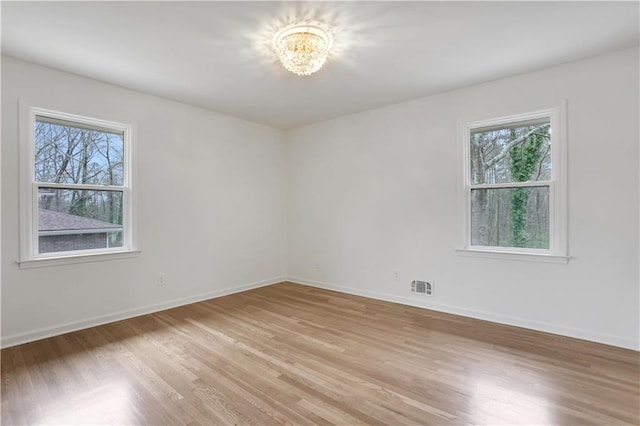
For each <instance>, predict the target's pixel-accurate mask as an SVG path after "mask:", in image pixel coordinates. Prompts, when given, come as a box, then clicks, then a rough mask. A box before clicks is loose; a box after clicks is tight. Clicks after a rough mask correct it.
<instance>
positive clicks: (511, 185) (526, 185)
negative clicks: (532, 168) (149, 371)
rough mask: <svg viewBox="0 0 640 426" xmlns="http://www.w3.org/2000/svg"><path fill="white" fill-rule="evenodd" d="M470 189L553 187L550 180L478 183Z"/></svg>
mask: <svg viewBox="0 0 640 426" xmlns="http://www.w3.org/2000/svg"><path fill="white" fill-rule="evenodd" d="M469 186H470V187H471V189H501V188H506V189H508V188H531V187H538V186H553V182H552V181H550V180H538V181H531V180H529V181H526V182H509V183H480V184H476V183H474V184H473V185H469Z"/></svg>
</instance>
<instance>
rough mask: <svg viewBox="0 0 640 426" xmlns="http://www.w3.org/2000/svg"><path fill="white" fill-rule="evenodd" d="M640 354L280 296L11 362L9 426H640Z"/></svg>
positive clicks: (282, 287)
mask: <svg viewBox="0 0 640 426" xmlns="http://www.w3.org/2000/svg"><path fill="white" fill-rule="evenodd" d="M639 374H640V369H639V354H638V352H634V351H630V350H624V349H619V348H614V347H610V346H605V345H600V344H595V343H588V342H585V341H580V340H575V339H569V338H564V337H558V336H554V335H549V334H545V333H539V332H534V331H529V330H524V329H521V328H516V327H508V326H501V325H496V324H492V323H488V322H483V321H478V320H472V319H468V318H463V317H457V316H454V315H447V314H442V313H436V312H432V311H427V310H422V309H418V308H411V307H407V306H402V305H397V304H393V303H387V302H380V301H375V300H371V299H366V298H361V297H356V296H349V295H344V294H340V293H335V292H330V291H325V290H319V289H314V288H309V287H304V286H300V285H294V284H289V283H283V284H278V285H274V286H270V287H265V288H261V289H257V290H252V291H248V292H245V293H240V294H235V295H231V296H227V297H223V298H219V299H215V300H210V301H207V302H202V303H197V304H193V305H189V306H185V307H181V308H176V309H172V310H169V311H164V312H161V313H157V314H152V315H147V316H144V317H139V318H134V319H130V320H126V321H120V322H117V323H113V324H109V325H105V326H101V327H95V328H91V329H87V330H83V331H79V332H75V333H70V334H66V335H63V336H59V337H54V338H50V339H45V340H41V341H38V342H34V343H30V344H25V345H21V346H16V347H13V348H8V349H4V350H2V423H3V424H4V425H13V424H73V423H81V424H96V423H98V424H99V423H103V424H104V423H111V424H114V423H115V424H171V425H178V424H207V425H208V424H220V425H222V424H257V425H269V424H279V423H288V424H300V425H305V424H363V423H364V424H371V425H380V424H385V425H399V424H437V425H445V424H471V423H473V424H580V425H586V424H602V425H610V424H621V423H628V424H638V423H639V421H640V419H639V414H638V411H639V398H640V394H639Z"/></svg>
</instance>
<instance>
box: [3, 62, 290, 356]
mask: <svg viewBox="0 0 640 426" xmlns="http://www.w3.org/2000/svg"><path fill="white" fill-rule="evenodd" d="M19 97H20V98H27V99H29V100H31V101H32V102H34V103H35V104H37V105H39V104H42V105H43V106H46V107H52V106H54V107H55V108H59V109H61V110H63V111H66V112H71V113H77V114H82V115H89V116H91V115H97V116H99V117H100V118H107V119H112V120H114V121H122V122H127V123H133V124H134V125H136V126H137V139H136V140H135V141H134V143H135V144H136V145H137V151H138V163H137V188H136V189H137V196H138V210H137V214H138V237H139V238H138V240H139V248H140V249H141V250H142V253H141V254H140V256H138V257H135V258H130V259H123V260H112V261H105V262H92V263H85V264H78V265H69V266H56V267H47V268H39V269H28V270H21V269H19V267H18V265H16V264H15V263H14V262H15V261H16V260H17V259H18V237H19V235H18V221H19V209H18V98H19ZM284 159H285V156H284V137H283V133H282V132H281V131H279V130H274V129H271V128H268V127H265V126H261V125H257V124H253V123H249V122H246V121H242V120H238V119H235V118H230V117H227V116H223V115H219V114H215V113H212V112H209V111H205V110H202V109H198V108H194V107H191V106H187V105H184V104H180V103H176V102H172V101H168V100H164V99H160V98H157V97H153V96H148V95H144V94H141V93H137V92H134V91H130V90H126V89H122V88H119V87H115V86H111V85H107V84H104V83H100V82H96V81H93V80H89V79H85V78H81V77H78V76H74V75H70V74H66V73H62V72H58V71H54V70H52V69H49V68H44V67H40V66H36V65H33V64H29V63H26V62H22V61H18V60H16V59H12V58H7V57H3V58H2V342H3V345H7V344H13V343H16V342H21V341H26V340H31V339H34V338H36V337H42V336H45V335H49V334H56V333H60V332H62V331H67V330H70V329H74V328H78V327H83V326H87V325H93V324H95V323H99V322H104V321H108V320H112V319H115V318H120V317H125V316H130V315H133V314H137V313H141V312H147V311H151V310H157V309H160V308H162V307H166V306H171V305H174V304H176V303H184V302H187V301H192V300H197V299H201V298H207V297H212V296H215V295H219V294H223V293H225V292H230V291H234V290H238V289H241V288H246V287H252V286H257V285H261V284H265V283H271V282H278V281H281V280H282V279H283V276H284V273H285V271H284V267H285V266H284V265H285V260H284V257H285V253H284V236H285V230H284V229H285V218H286V216H285V210H284V208H285V205H284V203H285V196H284V191H283V188H284V187H285V182H284V179H285V173H284V170H285V167H284ZM159 272H164V273H166V276H167V284H166V285H165V286H164V287H159V286H158V285H157V276H158V273H159Z"/></svg>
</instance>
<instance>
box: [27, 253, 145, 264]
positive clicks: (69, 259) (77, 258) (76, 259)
mask: <svg viewBox="0 0 640 426" xmlns="http://www.w3.org/2000/svg"><path fill="white" fill-rule="evenodd" d="M140 253H142V252H141V251H140V250H127V251H116V252H110V253H92V254H78V255H70V256H59V257H43V258H39V259H29V260H19V261H16V263H17V264H18V265H19V266H20V269H31V268H44V267H49V266H60V265H72V264H76V263H88V262H103V261H106V260H117V259H128V258H131V257H137V256H139V255H140Z"/></svg>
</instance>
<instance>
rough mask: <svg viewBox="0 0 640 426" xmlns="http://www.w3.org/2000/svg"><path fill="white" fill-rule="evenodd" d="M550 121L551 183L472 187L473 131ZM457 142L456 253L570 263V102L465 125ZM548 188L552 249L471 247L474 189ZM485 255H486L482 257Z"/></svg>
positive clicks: (563, 101)
mask: <svg viewBox="0 0 640 426" xmlns="http://www.w3.org/2000/svg"><path fill="white" fill-rule="evenodd" d="M544 117H547V118H549V121H550V124H551V131H552V133H551V164H552V168H551V180H550V181H536V182H510V183H496V184H471V170H470V168H471V167H470V162H469V155H470V152H469V144H470V139H469V136H470V133H471V131H472V130H474V129H482V128H490V127H494V126H499V125H501V124H510V123H519V122H526V121H530V120H535V119H539V118H544ZM458 128H459V129H460V130H459V132H460V133H459V135H458V140H459V141H461V142H460V143H461V145H462V146H461V150H460V151H459V152H460V155H461V161H460V163H459V164H460V165H461V170H460V173H459V176H461V179H460V185H459V188H460V189H459V190H460V196H459V203H458V205H459V209H460V211H459V215H458V216H459V220H460V223H461V224H462V226H461V229H460V237H459V238H460V246H461V247H462V248H460V249H456V253H458V254H460V255H464V256H475V257H486V258H492V259H499V258H503V259H507V260H533V261H543V262H553V263H567V262H568V260H569V259H570V256H569V255H568V243H567V237H568V235H567V203H568V196H567V102H566V100H562V101H561V102H560V103H559V105H558V106H557V107H554V108H547V109H540V110H537V111H534V112H530V113H523V114H514V115H506V116H501V117H498V118H490V119H485V120H475V121H468V122H463V123H461V125H460V126H459V127H458ZM533 186H547V187H549V249H548V250H546V249H545V250H540V249H522V248H516V247H484V246H474V245H471V212H470V209H471V206H470V196H471V190H472V189H488V188H514V187H533ZM483 253H484V254H483Z"/></svg>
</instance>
